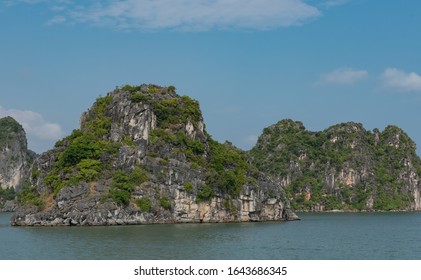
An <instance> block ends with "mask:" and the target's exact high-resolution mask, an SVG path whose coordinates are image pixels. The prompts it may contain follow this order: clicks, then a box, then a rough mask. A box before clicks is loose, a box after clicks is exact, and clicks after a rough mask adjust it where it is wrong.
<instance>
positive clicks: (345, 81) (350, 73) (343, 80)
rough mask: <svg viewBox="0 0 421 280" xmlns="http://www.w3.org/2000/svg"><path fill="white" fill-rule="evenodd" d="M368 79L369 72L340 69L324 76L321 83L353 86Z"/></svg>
mask: <svg viewBox="0 0 421 280" xmlns="http://www.w3.org/2000/svg"><path fill="white" fill-rule="evenodd" d="M367 77H368V71H367V70H354V69H351V68H338V69H336V70H333V71H332V72H329V73H326V74H323V75H322V76H321V77H320V79H319V83H322V84H336V85H352V84H355V83H357V82H359V81H361V80H364V79H365V78H367Z"/></svg>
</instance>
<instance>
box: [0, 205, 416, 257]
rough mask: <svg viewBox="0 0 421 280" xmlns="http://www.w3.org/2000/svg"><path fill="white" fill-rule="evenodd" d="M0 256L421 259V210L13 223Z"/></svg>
mask: <svg viewBox="0 0 421 280" xmlns="http://www.w3.org/2000/svg"><path fill="white" fill-rule="evenodd" d="M11 215H12V214H11V213H0V242H1V243H0V244H1V245H0V248H1V250H0V259H2V260H36V259H41V260H56V259H58V260H65V259H71V260H80V259H89V260H94V259H100V260H106V259H133V260H137V259H156V260H158V259H180V260H184V259H197V260H201V259H291V260H296V259H297V260H313V259H315V260H325V259H328V260H349V259H356V260H359V259H373V260H384V259H387V260H395V259H418V260H419V259H421V213H300V214H299V216H300V217H301V218H302V220H301V221H295V222H265V223H236V224H171V225H141V226H115V227H11V226H10V223H9V220H10V217H11Z"/></svg>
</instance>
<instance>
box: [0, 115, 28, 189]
mask: <svg viewBox="0 0 421 280" xmlns="http://www.w3.org/2000/svg"><path fill="white" fill-rule="evenodd" d="M34 156H35V154H34V153H33V152H31V151H28V149H27V142H26V134H25V131H24V130H23V128H22V126H21V125H20V124H19V123H18V122H16V121H15V120H14V119H13V118H12V117H5V118H1V119H0V184H1V187H2V188H3V189H6V188H14V189H18V190H19V189H20V188H21V187H22V184H23V180H24V178H25V176H26V175H27V172H28V169H29V166H30V163H31V162H32V160H33V158H34Z"/></svg>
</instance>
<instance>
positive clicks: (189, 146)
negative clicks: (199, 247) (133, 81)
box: [12, 85, 298, 225]
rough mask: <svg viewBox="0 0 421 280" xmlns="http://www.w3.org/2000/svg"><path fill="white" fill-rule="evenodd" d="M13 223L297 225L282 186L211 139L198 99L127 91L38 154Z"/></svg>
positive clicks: (149, 89)
mask: <svg viewBox="0 0 421 280" xmlns="http://www.w3.org/2000/svg"><path fill="white" fill-rule="evenodd" d="M31 172H32V173H31V174H33V176H31V178H30V180H31V184H32V186H31V187H27V188H26V189H25V190H24V191H23V193H22V197H23V198H22V203H21V204H22V205H21V207H20V209H18V211H17V212H16V214H15V215H14V217H13V220H12V224H13V225H120V224H150V223H180V222H182V223H190V222H191V223H200V222H243V221H267V220H294V219H297V218H298V217H297V216H296V215H295V214H294V213H293V212H292V211H291V210H290V207H289V202H288V201H287V199H286V196H285V192H284V190H283V188H282V187H281V185H280V183H277V182H276V181H274V180H272V179H271V178H269V177H268V176H266V175H264V174H263V173H261V172H259V171H258V170H257V169H256V168H254V167H253V166H252V165H250V164H249V163H248V161H247V157H246V153H245V152H243V151H240V150H238V149H237V148H235V147H234V146H232V145H231V144H230V143H225V144H220V143H218V142H216V141H214V140H213V139H212V138H211V136H210V135H208V134H207V132H206V129H205V125H204V122H203V118H202V114H201V111H200V108H199V104H198V102H197V101H195V100H192V99H190V98H189V97H187V96H179V95H177V94H176V93H175V89H174V88H173V87H168V88H165V87H159V86H156V85H141V86H136V87H132V86H125V87H123V88H122V89H116V90H115V91H113V92H110V93H109V94H107V96H105V97H100V98H98V99H97V101H96V102H95V103H94V105H93V106H92V108H91V109H89V110H88V111H87V112H85V113H84V114H83V115H82V117H81V127H80V129H79V130H75V131H74V132H73V133H72V135H70V136H68V137H66V138H64V139H63V140H61V141H59V142H57V143H56V146H55V148H54V149H52V150H50V151H48V152H46V153H44V154H43V155H41V156H40V157H39V158H38V159H37V160H36V162H35V163H34V165H33V167H32V170H31Z"/></svg>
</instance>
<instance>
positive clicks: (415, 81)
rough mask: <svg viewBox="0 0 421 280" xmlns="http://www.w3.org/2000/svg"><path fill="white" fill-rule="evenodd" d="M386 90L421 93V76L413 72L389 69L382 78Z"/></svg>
mask: <svg viewBox="0 0 421 280" xmlns="http://www.w3.org/2000/svg"><path fill="white" fill-rule="evenodd" d="M381 80H382V84H383V86H384V87H385V88H389V89H393V90H398V91H406V92H409V91H421V75H419V74H417V73H415V72H411V73H406V72H405V71H402V70H398V69H396V68H387V69H386V70H384V72H383V74H382V76H381Z"/></svg>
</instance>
